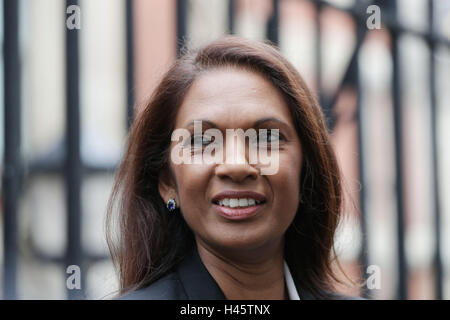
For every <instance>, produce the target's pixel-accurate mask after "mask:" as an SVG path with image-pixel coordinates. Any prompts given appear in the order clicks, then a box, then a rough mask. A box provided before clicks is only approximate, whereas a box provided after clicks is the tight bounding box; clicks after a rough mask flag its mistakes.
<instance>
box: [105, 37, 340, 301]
mask: <svg viewBox="0 0 450 320" xmlns="http://www.w3.org/2000/svg"><path fill="white" fill-rule="evenodd" d="M239 129H241V130H242V131H245V132H246V133H255V132H256V138H255V136H251V134H249V135H244V137H243V138H242V135H241V136H239V135H236V136H235V137H233V136H232V135H230V136H229V135H228V133H229V132H236V130H239ZM177 130H178V131H177ZM180 130H181V131H180ZM242 131H241V132H242ZM174 132H178V133H180V132H181V133H183V134H184V135H181V136H180V135H175V134H174ZM208 132H209V133H208ZM186 133H187V134H186ZM225 133H227V134H226V135H225ZM250 136H251V137H250ZM180 137H181V138H183V139H181V140H182V142H180V141H179V140H180V139H179V138H180ZM230 137H233V138H230ZM236 137H237V138H236ZM246 137H249V139H246ZM247 140H248V143H247ZM233 141H234V142H233ZM230 145H231V146H232V147H230ZM247 145H248V148H247ZM211 146H214V152H212V153H213V154H214V155H212V154H210V156H212V157H213V159H214V161H205V158H203V159H202V158H201V157H200V158H199V159H200V161H197V162H196V161H189V159H192V158H194V157H195V156H198V155H202V154H203V155H204V154H205V152H206V151H209V152H211V150H212V148H211ZM236 146H237V148H236ZM208 148H209V149H208ZM207 149H208V150H207ZM260 150H265V152H266V155H268V156H269V160H270V164H269V166H270V167H271V168H272V169H271V170H268V169H267V164H268V163H267V162H266V163H262V160H261V159H259V160H258V161H249V158H251V157H250V156H251V155H254V154H255V153H253V154H250V153H251V152H254V151H257V153H256V154H257V155H261V154H260V153H258V152H259V151H260ZM186 151H187V153H183V152H186ZM180 152H181V153H183V155H184V158H182V160H184V161H179V160H180V158H179V157H178V156H179V154H180ZM186 155H187V156H188V157H186ZM253 160H254V159H253ZM264 170H265V171H264ZM116 202H117V204H118V207H117V209H118V210H117V212H118V214H119V215H118V226H119V232H118V234H117V235H118V238H117V239H115V240H114V239H113V238H114V235H113V232H112V229H111V228H109V229H108V230H109V231H110V232H109V238H108V244H109V246H110V251H111V254H112V257H113V260H114V261H115V262H116V264H117V266H118V268H119V274H120V294H121V296H122V298H125V299H225V298H226V299H331V298H343V296H340V295H337V294H336V293H334V292H333V283H334V282H335V280H337V279H336V277H335V275H334V274H333V270H332V262H333V256H334V250H333V238H334V233H335V229H336V226H337V224H338V220H339V216H340V212H341V183H340V175H339V169H338V165H337V162H336V158H335V155H334V152H333V150H332V147H331V145H330V143H329V136H328V133H327V128H326V125H325V121H324V117H323V114H322V112H321V110H320V107H319V106H318V104H317V102H316V100H315V99H314V97H313V96H312V94H311V92H310V90H309V89H308V88H307V86H306V85H305V83H304V81H303V80H302V78H301V76H300V75H299V74H298V72H297V71H296V70H295V69H294V67H293V66H292V65H291V64H290V63H289V62H288V61H287V60H286V59H285V58H284V57H283V56H282V55H281V54H280V53H279V52H278V50H277V49H276V48H275V47H273V46H271V45H270V44H267V43H262V42H255V41H250V40H246V39H241V38H238V37H234V36H227V37H224V38H221V39H219V40H216V41H214V42H212V43H210V44H209V45H206V46H204V47H203V48H201V49H198V50H193V51H189V50H188V51H187V52H185V53H184V54H183V55H182V57H181V58H179V59H178V60H177V61H176V63H175V64H174V65H173V66H172V68H171V69H170V70H169V71H168V72H167V74H166V75H165V76H164V78H163V79H162V81H161V83H160V84H159V86H158V87H157V89H156V90H155V92H154V94H153V96H152V97H151V99H150V102H149V103H148V105H147V106H146V107H145V108H144V109H143V111H142V112H141V113H140V114H139V115H138V116H137V118H136V120H135V122H134V124H133V126H132V128H131V133H130V138H129V144H128V148H127V151H126V154H125V156H124V159H123V163H122V164H121V167H120V170H119V172H118V175H117V178H116V183H115V187H114V190H113V194H112V196H111V199H110V203H109V209H108V217H107V218H108V223H109V226H111V225H112V224H113V223H114V219H113V211H114V210H113V208H114V207H115V204H116Z"/></svg>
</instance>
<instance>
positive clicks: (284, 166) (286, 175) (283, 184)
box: [269, 153, 301, 219]
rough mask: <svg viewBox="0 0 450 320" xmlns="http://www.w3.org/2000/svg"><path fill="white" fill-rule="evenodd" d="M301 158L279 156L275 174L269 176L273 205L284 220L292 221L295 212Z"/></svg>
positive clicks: (287, 155) (285, 155) (297, 156)
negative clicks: (278, 164)
mask: <svg viewBox="0 0 450 320" xmlns="http://www.w3.org/2000/svg"><path fill="white" fill-rule="evenodd" d="M300 172H301V157H300V156H299V155H296V154H295V153H292V154H281V155H280V166H279V170H278V172H277V174H275V175H273V176H270V177H269V180H270V184H271V185H272V189H273V194H274V205H275V206H276V207H277V209H281V212H283V213H284V215H283V216H284V217H285V218H286V219H293V218H294V216H295V213H296V211H297V207H298V203H299V192H300V189H299V188H300V187H299V185H300Z"/></svg>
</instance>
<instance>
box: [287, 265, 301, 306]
mask: <svg viewBox="0 0 450 320" xmlns="http://www.w3.org/2000/svg"><path fill="white" fill-rule="evenodd" d="M284 280H285V282H286V287H287V291H288V296H289V300H300V296H299V295H298V291H297V288H296V287H295V283H294V279H293V278H292V274H291V271H289V267H288V265H287V263H286V261H284Z"/></svg>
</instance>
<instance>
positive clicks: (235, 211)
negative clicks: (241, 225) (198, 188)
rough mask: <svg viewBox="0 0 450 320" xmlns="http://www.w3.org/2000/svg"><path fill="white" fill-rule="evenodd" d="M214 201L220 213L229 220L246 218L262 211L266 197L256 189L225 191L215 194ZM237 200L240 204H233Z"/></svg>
mask: <svg viewBox="0 0 450 320" xmlns="http://www.w3.org/2000/svg"><path fill="white" fill-rule="evenodd" d="M249 200H251V201H249ZM212 202H213V206H214V207H215V209H216V210H217V212H218V213H219V215H221V216H222V217H224V218H226V219H227V220H245V219H249V218H251V217H253V216H255V215H256V214H257V213H258V212H259V211H261V209H262V208H263V207H264V205H265V203H266V197H265V196H264V195H262V194H260V193H257V192H254V191H224V192H221V193H219V194H217V195H215V196H214V197H213V199H212ZM236 202H237V203H238V205H233V203H236ZM240 204H243V205H242V206H241V205H240Z"/></svg>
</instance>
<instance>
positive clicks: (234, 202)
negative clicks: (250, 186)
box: [219, 198, 261, 208]
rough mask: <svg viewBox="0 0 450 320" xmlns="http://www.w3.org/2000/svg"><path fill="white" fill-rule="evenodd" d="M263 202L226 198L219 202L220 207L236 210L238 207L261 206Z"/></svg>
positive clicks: (250, 199)
mask: <svg viewBox="0 0 450 320" xmlns="http://www.w3.org/2000/svg"><path fill="white" fill-rule="evenodd" d="M260 203H261V201H258V200H255V199H252V198H241V199H237V198H225V199H222V200H220V201H219V205H221V206H225V207H230V208H236V207H248V206H254V205H255V204H260Z"/></svg>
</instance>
